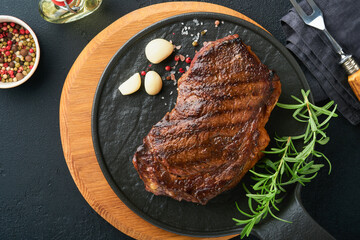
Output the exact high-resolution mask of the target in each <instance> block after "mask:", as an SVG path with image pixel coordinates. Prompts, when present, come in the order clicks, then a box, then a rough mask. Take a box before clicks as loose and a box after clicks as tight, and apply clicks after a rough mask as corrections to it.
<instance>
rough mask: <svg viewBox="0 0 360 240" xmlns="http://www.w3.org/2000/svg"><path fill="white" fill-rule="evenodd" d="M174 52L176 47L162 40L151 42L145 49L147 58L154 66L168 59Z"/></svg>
mask: <svg viewBox="0 0 360 240" xmlns="http://www.w3.org/2000/svg"><path fill="white" fill-rule="evenodd" d="M173 51H174V45H172V44H171V43H170V42H169V41H167V40H165V39H162V38H157V39H154V40H152V41H150V42H149V43H148V44H147V45H146V47H145V55H146V58H147V59H148V60H149V61H150V62H152V63H154V64H157V63H159V62H161V61H162V60H164V59H166V58H167V57H168V56H170V55H171V53H172V52H173Z"/></svg>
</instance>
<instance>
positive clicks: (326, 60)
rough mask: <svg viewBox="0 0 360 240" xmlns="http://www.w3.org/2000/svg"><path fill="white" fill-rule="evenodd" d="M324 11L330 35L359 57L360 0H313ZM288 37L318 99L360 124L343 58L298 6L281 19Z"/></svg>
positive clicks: (359, 110) (307, 9)
mask: <svg viewBox="0 0 360 240" xmlns="http://www.w3.org/2000/svg"><path fill="white" fill-rule="evenodd" d="M314 1H315V2H316V4H317V5H318V6H319V8H320V9H321V10H322V12H323V15H324V20H325V25H326V27H327V29H328V31H329V32H330V34H331V35H332V36H333V37H334V38H335V39H336V41H337V42H338V43H339V44H340V46H342V47H343V49H344V51H345V53H347V54H352V55H353V57H354V58H355V60H356V61H357V62H358V63H360V62H359V60H360V14H359V10H360V0H341V1H340V0H314ZM299 4H300V6H301V7H302V8H303V9H304V10H305V12H306V13H307V14H310V13H311V8H310V7H309V5H308V4H307V3H306V1H305V0H302V1H301V2H300V3H299ZM281 23H282V27H283V30H284V32H285V34H286V36H287V43H286V47H287V48H288V49H289V50H290V51H292V52H293V53H294V54H295V55H296V56H297V57H298V59H299V60H300V61H301V62H302V63H303V64H304V65H305V66H306V67H307V69H308V71H309V72H308V73H306V74H305V75H306V77H307V80H308V81H309V85H310V88H311V91H312V93H313V95H314V98H315V101H321V100H325V99H326V98H327V97H328V98H330V99H332V100H334V101H335V102H336V104H337V105H338V110H339V112H340V113H341V114H342V115H343V116H344V117H345V118H347V119H348V120H349V121H350V122H351V123H352V124H354V125H356V124H359V123H360V102H359V100H358V99H357V98H356V96H355V95H354V93H353V91H352V89H351V88H350V86H349V84H348V82H347V79H348V76H347V75H346V72H345V70H344V69H343V68H342V66H341V65H339V61H340V57H339V55H338V54H337V53H336V52H335V51H334V49H333V48H332V46H331V43H330V41H329V40H328V39H327V38H326V36H325V34H324V33H322V32H321V31H320V30H317V29H315V28H312V27H310V26H307V25H305V23H304V22H303V20H302V19H301V18H300V16H299V15H298V14H297V13H296V11H295V9H294V8H292V9H290V11H289V13H288V14H286V15H285V16H284V17H283V18H282V19H281Z"/></svg>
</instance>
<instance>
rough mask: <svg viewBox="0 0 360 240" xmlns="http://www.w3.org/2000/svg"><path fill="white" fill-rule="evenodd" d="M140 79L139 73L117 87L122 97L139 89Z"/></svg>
mask: <svg viewBox="0 0 360 240" xmlns="http://www.w3.org/2000/svg"><path fill="white" fill-rule="evenodd" d="M140 86H141V77H140V74H139V73H135V74H134V75H132V76H131V77H130V78H129V79H128V80H126V81H125V82H123V83H122V84H121V85H120V86H119V91H120V92H121V94H122V95H129V94H132V93H134V92H136V91H137V90H139V89H140Z"/></svg>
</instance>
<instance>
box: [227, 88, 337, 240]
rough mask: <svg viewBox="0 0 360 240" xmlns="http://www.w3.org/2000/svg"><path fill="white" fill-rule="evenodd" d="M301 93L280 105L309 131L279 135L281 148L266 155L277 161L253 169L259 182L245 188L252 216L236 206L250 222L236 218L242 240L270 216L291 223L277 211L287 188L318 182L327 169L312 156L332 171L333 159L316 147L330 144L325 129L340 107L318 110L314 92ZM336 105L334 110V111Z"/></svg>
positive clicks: (266, 159)
mask: <svg viewBox="0 0 360 240" xmlns="http://www.w3.org/2000/svg"><path fill="white" fill-rule="evenodd" d="M301 94H302V97H303V100H301V99H299V98H297V97H295V96H292V98H293V99H294V100H295V101H297V104H283V103H277V106H278V107H280V108H284V109H289V110H293V111H294V112H293V114H292V116H293V118H294V119H295V120H296V121H299V122H302V123H305V124H306V130H305V132H304V133H303V134H300V135H298V136H284V137H279V136H276V137H275V138H274V140H275V141H276V145H277V146H278V147H274V148H270V150H268V151H264V153H265V154H267V155H272V156H278V157H279V158H278V159H277V160H270V159H269V158H263V159H262V160H261V161H260V162H259V163H258V164H257V165H256V166H255V167H254V168H253V169H252V170H249V172H250V174H252V176H251V178H252V179H253V180H254V181H255V182H256V183H255V184H254V185H252V186H251V189H250V190H249V189H248V188H247V187H246V186H245V184H243V187H244V189H245V192H246V196H247V197H248V207H249V209H250V212H251V213H246V212H245V211H243V210H241V209H240V208H239V206H238V204H237V203H235V204H236V208H237V210H238V211H239V212H240V213H241V214H242V215H244V216H245V217H246V219H237V218H233V220H234V221H235V223H236V224H237V225H244V228H243V229H242V231H241V234H240V235H241V238H244V237H245V236H249V235H250V233H251V231H252V229H253V227H254V225H255V224H257V223H259V222H260V220H261V219H264V218H265V217H267V216H268V215H271V216H272V217H273V218H275V219H277V220H280V221H284V222H288V223H291V222H289V221H287V220H284V219H281V218H279V217H277V216H276V215H275V214H274V212H273V211H274V210H276V211H279V208H278V207H277V204H279V203H281V201H282V200H283V198H284V197H285V196H284V195H283V194H282V193H284V192H286V189H285V188H284V187H283V186H286V185H290V184H294V183H300V184H302V185H304V184H305V183H308V182H310V181H311V180H312V179H314V178H315V177H316V175H317V174H318V171H319V170H320V169H321V168H322V167H324V164H315V160H312V161H309V162H307V161H306V160H307V159H308V158H309V157H311V156H314V157H316V158H323V159H325V160H326V161H327V163H328V165H329V174H330V172H331V163H330V161H329V159H328V158H327V157H326V156H325V155H324V154H323V153H321V152H319V151H316V150H315V146H316V144H320V145H325V144H326V143H328V142H329V140H330V138H329V137H327V135H326V133H325V130H326V129H327V127H328V126H329V121H330V119H331V118H333V117H337V114H336V113H335V111H336V105H335V106H334V102H333V101H331V102H329V103H327V104H325V105H324V106H323V107H318V106H316V105H314V104H312V103H311V102H310V101H309V100H308V96H309V94H310V91H306V92H305V91H304V90H301ZM332 106H333V108H332V109H331V110H330V108H331V107H332ZM322 116H325V120H323V121H322V122H321V121H320V118H319V117H322ZM294 142H302V143H303V144H304V146H303V147H302V148H301V149H297V148H296V147H295V144H294ZM254 207H255V208H254Z"/></svg>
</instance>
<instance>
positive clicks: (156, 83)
mask: <svg viewBox="0 0 360 240" xmlns="http://www.w3.org/2000/svg"><path fill="white" fill-rule="evenodd" d="M161 88H162V80H161V77H160V75H159V74H158V73H157V72H155V71H149V72H147V73H146V75H145V91H146V92H147V93H148V94H149V95H156V94H158V93H159V92H160V90H161Z"/></svg>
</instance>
